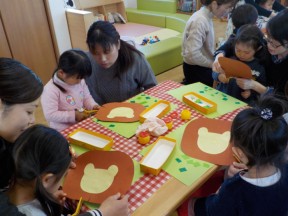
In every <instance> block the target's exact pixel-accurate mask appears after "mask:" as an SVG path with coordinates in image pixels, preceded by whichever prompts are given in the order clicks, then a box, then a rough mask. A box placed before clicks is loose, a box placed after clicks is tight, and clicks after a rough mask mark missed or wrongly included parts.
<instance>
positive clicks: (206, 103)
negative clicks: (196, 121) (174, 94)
mask: <svg viewBox="0 0 288 216" xmlns="http://www.w3.org/2000/svg"><path fill="white" fill-rule="evenodd" d="M183 102H184V103H186V104H188V105H189V106H192V107H193V108H195V109H197V110H199V111H200V112H202V113H204V114H210V113H213V112H215V111H216V110H217V104H216V103H214V102H213V101H211V100H208V99H207V98H205V97H203V96H201V95H199V94H197V93H195V92H189V93H187V94H184V95H183Z"/></svg>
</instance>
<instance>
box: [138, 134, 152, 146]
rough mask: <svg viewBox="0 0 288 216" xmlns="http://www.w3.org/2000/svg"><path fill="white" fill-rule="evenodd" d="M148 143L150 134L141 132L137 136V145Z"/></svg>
mask: <svg viewBox="0 0 288 216" xmlns="http://www.w3.org/2000/svg"><path fill="white" fill-rule="evenodd" d="M149 141H150V134H149V132H148V131H142V132H140V133H139V135H138V143H140V144H142V145H144V144H147V143H148V142H149Z"/></svg>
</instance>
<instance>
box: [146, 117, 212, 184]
mask: <svg viewBox="0 0 288 216" xmlns="http://www.w3.org/2000/svg"><path fill="white" fill-rule="evenodd" d="M188 123H189V122H187V123H186V124H184V125H182V126H180V127H179V128H177V129H175V130H174V131H172V132H170V133H169V134H167V135H166V137H169V138H172V139H175V140H176V146H175V149H174V150H173V152H172V154H171V155H170V157H169V159H168V160H167V161H166V163H165V164H164V165H163V167H162V169H163V170H165V171H166V172H167V173H169V174H170V175H171V176H173V177H174V178H177V179H178V180H179V181H181V182H182V183H184V184H185V185H191V184H192V183H194V182H195V181H197V180H198V179H199V178H201V176H202V175H203V174H204V173H205V172H207V171H208V170H209V169H210V168H211V167H212V166H213V164H211V163H208V162H206V161H201V160H198V159H195V158H191V157H189V156H188V155H185V154H184V153H183V152H182V150H181V140H182V137H183V133H184V130H185V128H186V125H187V124H188ZM152 146H153V144H152V145H150V146H148V147H146V148H144V149H142V151H141V152H140V154H142V155H145V154H146V153H147V152H148V151H149V150H150V148H152ZM177 158H181V160H182V163H178V162H177V160H176V159H177ZM191 161H194V162H193V163H191ZM195 164H196V166H195ZM183 168H185V169H186V170H187V171H186V172H180V169H183Z"/></svg>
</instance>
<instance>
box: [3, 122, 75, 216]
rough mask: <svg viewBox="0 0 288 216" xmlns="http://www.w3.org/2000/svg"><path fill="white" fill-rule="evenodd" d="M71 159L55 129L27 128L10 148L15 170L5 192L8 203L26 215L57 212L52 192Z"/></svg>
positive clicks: (67, 145)
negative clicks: (12, 147) (11, 148)
mask: <svg viewBox="0 0 288 216" xmlns="http://www.w3.org/2000/svg"><path fill="white" fill-rule="evenodd" d="M71 159H72V156H71V153H70V151H69V144H68V142H67V140H66V139H65V138H64V137H63V136H62V135H61V134H60V133H59V132H57V131H56V130H54V129H52V128H48V127H45V126H41V125H34V126H32V127H30V128H28V129H27V130H26V131H24V132H23V133H22V134H21V135H20V136H19V138H18V139H17V140H16V142H15V146H14V149H13V160H14V166H15V172H14V178H13V180H12V184H11V186H10V188H9V190H8V192H7V194H8V197H9V200H10V202H11V203H13V204H14V205H16V206H17V208H18V210H19V211H20V212H22V213H24V214H26V215H27V216H30V215H31V216H32V215H38V216H42V215H43V216H44V215H51V216H54V215H55V216H59V215H61V206H60V204H59V203H58V201H57V200H56V199H55V198H54V196H53V194H54V193H55V192H56V191H58V189H59V187H60V184H61V179H62V178H63V176H64V175H65V173H66V172H67V170H68V168H69V165H70V162H71Z"/></svg>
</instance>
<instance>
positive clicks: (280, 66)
mask: <svg viewBox="0 0 288 216" xmlns="http://www.w3.org/2000/svg"><path fill="white" fill-rule="evenodd" d="M287 23H288V9H285V10H283V11H281V12H279V13H278V14H277V15H276V16H275V17H273V18H272V19H271V20H269V22H268V23H267V38H266V41H267V47H268V51H269V54H270V55H269V58H267V61H266V66H265V70H266V76H267V86H264V85H262V84H260V83H259V82H257V81H255V80H252V79H241V78H237V84H238V86H239V87H240V88H242V89H243V90H249V89H251V90H254V91H256V92H258V93H260V94H264V93H269V92H275V93H276V94H278V95H284V94H285V86H287V85H288V84H287V83H288V72H287V68H288V25H287ZM223 46H224V47H225V44H224V45H223ZM222 48H223V47H222ZM220 49H221V48H220ZM223 51H224V53H225V51H227V50H225V48H224V49H223ZM218 53H219V52H218ZM219 55H223V53H221V52H220V54H218V55H217V57H218V56H219ZM217 57H216V60H215V62H214V68H218V69H216V71H218V72H219V73H221V72H223V71H222V69H221V67H219V62H218V60H217V59H218V58H217Z"/></svg>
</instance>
